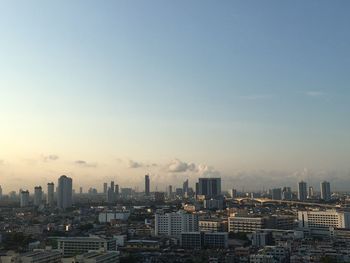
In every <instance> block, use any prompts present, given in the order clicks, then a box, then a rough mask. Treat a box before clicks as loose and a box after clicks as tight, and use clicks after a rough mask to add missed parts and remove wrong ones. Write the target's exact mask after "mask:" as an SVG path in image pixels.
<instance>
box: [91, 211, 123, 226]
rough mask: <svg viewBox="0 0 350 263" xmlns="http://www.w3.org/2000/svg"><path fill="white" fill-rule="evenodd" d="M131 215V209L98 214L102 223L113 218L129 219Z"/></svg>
mask: <svg viewBox="0 0 350 263" xmlns="http://www.w3.org/2000/svg"><path fill="white" fill-rule="evenodd" d="M129 216H130V211H129V210H123V211H106V212H101V213H99V215H98V221H99V222H100V223H109V222H111V220H121V221H127V220H128V219H129Z"/></svg>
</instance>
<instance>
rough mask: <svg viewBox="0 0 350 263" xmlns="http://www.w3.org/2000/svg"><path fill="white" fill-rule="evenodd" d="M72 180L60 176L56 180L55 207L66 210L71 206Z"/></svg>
mask: <svg viewBox="0 0 350 263" xmlns="http://www.w3.org/2000/svg"><path fill="white" fill-rule="evenodd" d="M72 189H73V188H72V178H70V177H67V176H65V175H62V176H61V177H60V178H59V179H58V189H57V206H58V208H60V209H66V208H69V207H71V206H72V203H73V190H72Z"/></svg>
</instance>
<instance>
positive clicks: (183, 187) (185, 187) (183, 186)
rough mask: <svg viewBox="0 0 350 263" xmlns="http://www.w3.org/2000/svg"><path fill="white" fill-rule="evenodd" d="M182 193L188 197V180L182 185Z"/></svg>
mask: <svg viewBox="0 0 350 263" xmlns="http://www.w3.org/2000/svg"><path fill="white" fill-rule="evenodd" d="M182 193H183V195H184V196H187V195H188V179H187V180H186V181H185V182H184V183H183V185H182Z"/></svg>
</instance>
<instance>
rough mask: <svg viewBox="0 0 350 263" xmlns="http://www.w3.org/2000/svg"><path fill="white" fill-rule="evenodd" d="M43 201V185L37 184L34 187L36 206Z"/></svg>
mask: <svg viewBox="0 0 350 263" xmlns="http://www.w3.org/2000/svg"><path fill="white" fill-rule="evenodd" d="M42 201H43V190H42V188H41V186H35V188H34V206H40V205H41V204H42Z"/></svg>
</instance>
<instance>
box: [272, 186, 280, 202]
mask: <svg viewBox="0 0 350 263" xmlns="http://www.w3.org/2000/svg"><path fill="white" fill-rule="evenodd" d="M271 192H272V200H282V189H281V188H274V189H272V191H271Z"/></svg>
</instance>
